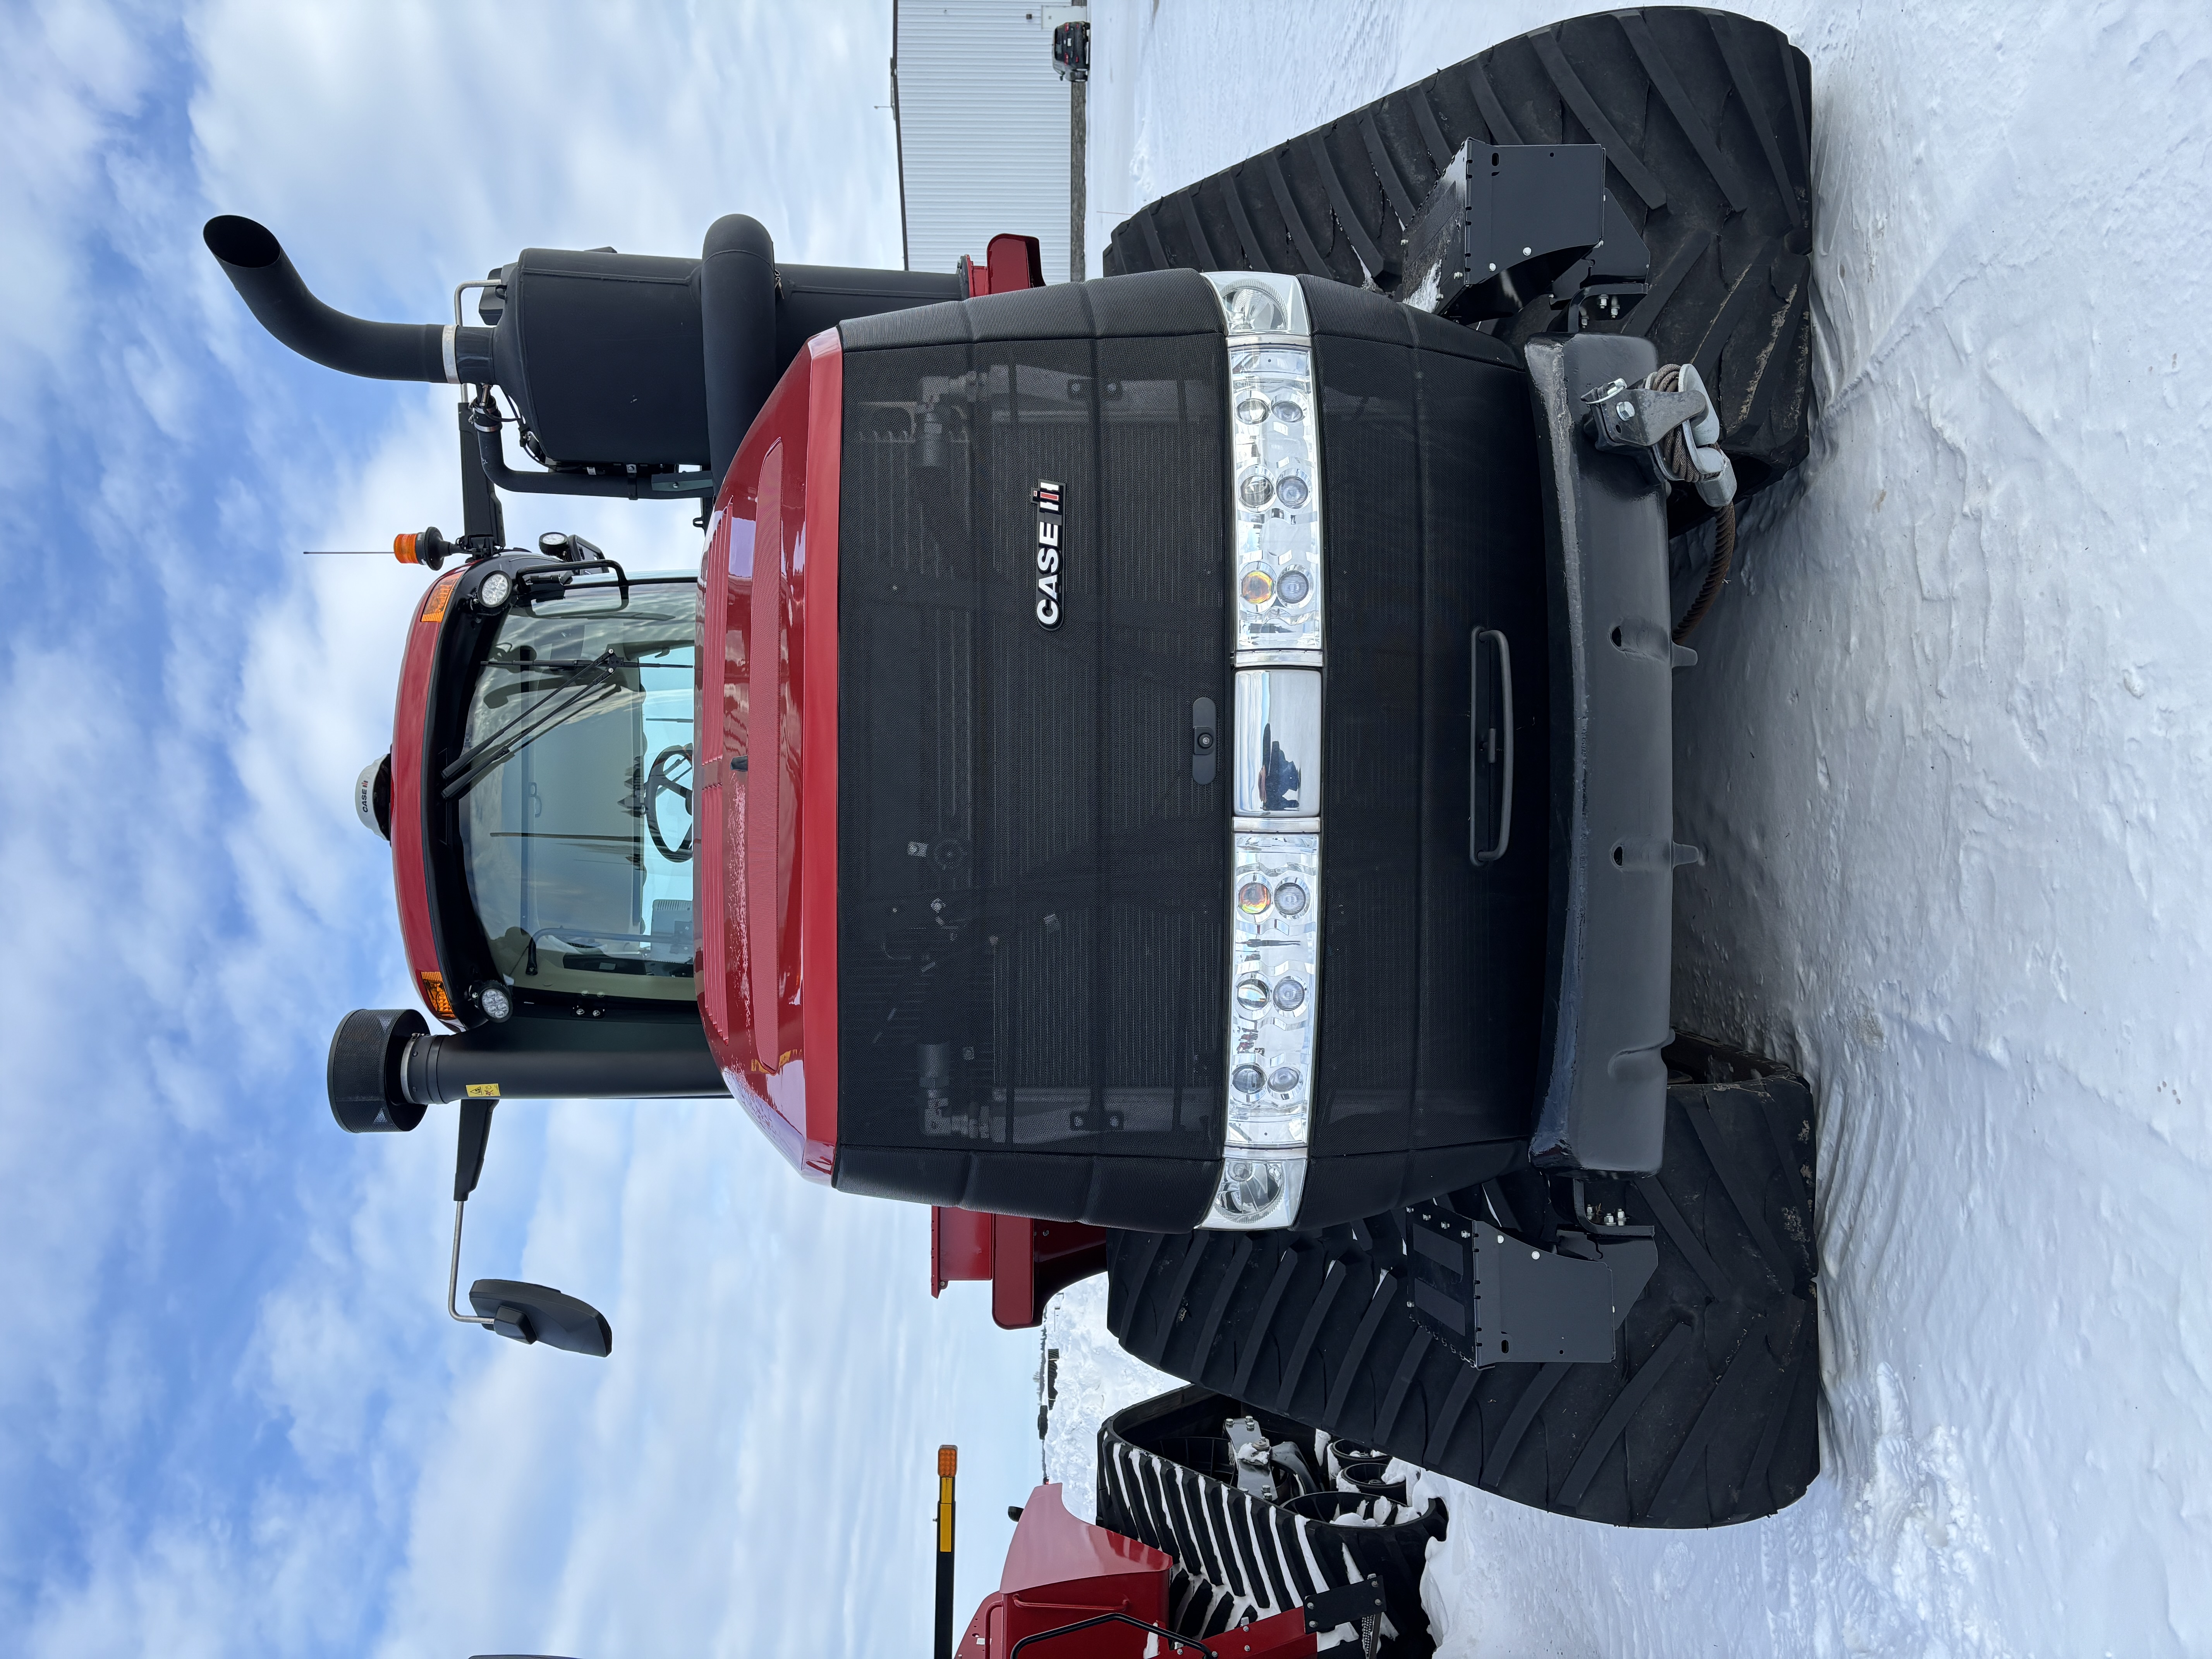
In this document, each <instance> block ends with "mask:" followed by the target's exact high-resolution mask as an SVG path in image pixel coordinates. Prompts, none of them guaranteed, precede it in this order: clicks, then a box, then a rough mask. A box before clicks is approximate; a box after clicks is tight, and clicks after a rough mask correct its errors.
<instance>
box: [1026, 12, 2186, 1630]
mask: <svg viewBox="0 0 2212 1659" xmlns="http://www.w3.org/2000/svg"><path fill="white" fill-rule="evenodd" d="M1092 9H1093V13H1094V15H1095V16H1096V17H1097V26H1096V34H1095V40H1094V61H1095V63H1096V64H1097V78H1096V80H1095V81H1094V83H1093V91H1092V99H1091V110H1092V130H1091V184H1090V191H1091V204H1092V205H1093V207H1094V209H1095V210H1096V211H1095V213H1094V216H1093V219H1092V222H1091V227H1090V229H1089V233H1088V234H1087V236H1086V242H1087V244H1088V246H1090V248H1091V251H1092V259H1093V261H1094V265H1095V262H1096V259H1097V253H1098V251H1099V250H1101V249H1103V246H1104V245H1105V240H1106V234H1107V233H1108V232H1109V231H1110V229H1111V228H1112V226H1113V224H1114V223H1115V222H1117V221H1118V219H1119V218H1121V216H1124V215H1125V214H1126V213H1127V211H1128V210H1130V209H1132V208H1133V207H1135V206H1136V205H1138V204H1139V203H1141V202H1143V201H1145V200H1147V199H1149V198H1150V197H1153V196H1155V195H1157V194H1158V193H1159V192H1160V191H1164V190H1168V189H1172V188H1174V187H1176V186H1177V185H1182V184H1184V183H1187V182H1188V181H1189V180H1190V179H1194V178H1198V177H1200V176H1203V175H1204V174H1206V173H1210V172H1212V171H1214V170H1215V169H1217V168H1218V167H1223V166H1225V165H1227V164H1229V163H1231V162H1232V161H1237V160H1238V159H1240V158H1241V157H1243V155H1248V154H1249V153H1251V152H1253V151H1254V150H1255V149H1260V148H1261V147H1262V146H1264V145H1265V144H1267V143H1272V142H1275V141H1277V140H1279V139H1282V138H1285V137H1291V136H1292V135H1294V134H1296V133H1297V132H1301V131H1304V130H1306V129H1307V128H1309V127H1310V126H1312V125H1316V124H1317V123H1319V122H1321V121H1322V120H1325V119H1327V118H1330V117H1332V116H1334V115H1335V114H1337V113H1339V112H1340V111H1341V110H1342V109H1344V108H1346V107H1348V106H1353V105H1356V104H1358V103H1361V102H1364V101H1365V100H1369V99H1370V98H1373V97H1376V96H1377V95H1378V94H1382V93H1383V92H1385V91H1387V90H1389V88H1392V87H1394V86H1396V85H1399V84H1401V83H1402V82H1406V81H1408V80H1412V79H1414V78H1416V77H1417V76H1420V75H1423V74H1425V73H1427V72H1429V71H1430V70H1433V69H1435V68H1437V67H1438V66H1440V65H1443V64H1449V63H1451V62H1453V61H1455V60H1456V59H1458V58H1463V57H1466V56H1468V54H1470V53H1472V52H1475V51H1478V50H1480V49H1481V48H1482V47H1484V46H1488V45H1490V44H1492V42H1494V41H1496V40H1502V39H1504V38H1507V37H1508V36H1510V35H1512V34H1515V33H1519V32H1521V31H1522V30H1524V29H1527V28H1528V27H1534V26H1535V25H1537V24H1541V23H1543V22H1547V21H1553V20H1554V19H1555V18H1557V17H1559V16H1561V15H1566V9H1565V8H1562V7H1560V6H1558V5H1556V4H1553V5H1537V4H1529V3H1522V0H1515V3H1510V4H1505V3H1500V4H1486V5H1482V6H1480V7H1477V6H1474V5H1445V4H1431V5H1418V4H1406V5H1391V4H1384V3H1379V0H1358V3H1339V4H1334V5H1308V6H1301V7H1290V6H1276V5H1269V6H1264V7H1262V6H1255V5H1248V4H1240V5H1226V4H1222V5H1200V4H1184V3H1177V0H1163V3H1156V0H1133V3H1131V0H1093V8H1092ZM1744 9H1747V10H1748V11H1752V12H1753V13H1756V14H1758V15H1763V16H1765V17H1768V18H1770V19H1771V21H1774V22H1776V23H1777V24H1778V25H1779V26H1780V27H1784V29H1786V30H1787V31H1789V33H1790V34H1791V36H1792V37H1793V38H1794V39H1795V40H1796V41H1797V42H1798V44H1799V45H1800V46H1802V47H1803V48H1804V50H1805V51H1806V52H1807V53H1808V55H1809V56H1810V58H1811V59H1812V64H1813V82H1814V187H1815V191H1816V192H1817V195H1816V213H1817V220H1818V234H1817V243H1816V249H1815V259H1816V262H1817V279H1816V280H1817V283H1818V304H1817V307H1816V311H1815V357H1814V376H1815V382H1816V397H1817V398H1818V403H1819V409H1820V415H1819V421H1818V425H1817V427H1816V430H1815V435H1814V447H1813V453H1812V457H1811V459H1809V460H1808V462H1807V463H1806V464H1805V465H1804V466H1803V467H1802V469H1801V470H1800V471H1799V472H1798V473H1797V475H1796V477H1794V478H1793V479H1791V480H1790V482H1789V483H1787V484H1786V485H1784V486H1783V487H1781V488H1778V489H1775V490H1773V491H1771V492H1769V494H1768V495H1767V496H1766V497H1765V498H1764V499H1762V500H1761V501H1759V504H1758V505H1757V507H1755V508H1754V510H1753V512H1752V513H1750V515H1749V518H1748V521H1747V526H1746V534H1745V536H1744V539H1743V544H1742V549H1741V553H1740V555H1739V564H1738V570H1739V572H1740V574H1739V575H1738V576H1737V578H1736V580H1735V581H1733V582H1732V583H1731V585H1730V587H1729V591H1728V592H1727V594H1726V595H1725V597H1724V598H1723V600H1722V602H1721V604H1720V605H1719V607H1718V608H1717V611H1716V613H1715V614H1714V616H1713V617H1712V618H1711V620H1710V621H1709V622H1708V623H1707V624H1706V625H1705V629H1703V630H1702V631H1701V633H1700V635H1699V640H1698V646H1699V650H1700V652H1701V653H1702V654H1703V658H1704V660H1703V663H1702V665H1700V666H1699V668H1698V669H1696V670H1695V671H1692V672H1691V673H1689V674H1687V675H1686V676H1684V677H1682V678H1681V679H1680V681H1679V686H1680V691H1679V699H1678V705H1677V726H1676V731H1677V744H1678V749H1677V754H1676V791H1677V793H1676V800H1677V805H1678V814H1679V817H1680V823H1681V826H1682V827H1681V829H1680V831H1679V832H1678V834H1679V836H1680V839H1683V840H1686V841H1689V842H1695V843H1698V844H1700V845H1702V846H1703V847H1704V848H1705V849H1706V851H1707V855H1708V862H1707V863H1706V865H1705V867H1704V868H1702V869H1696V870H1690V871H1686V872H1683V874H1682V876H1681V878H1680V881H1679V884H1678V887H1677V892H1678V895H1679V899H1678V905H1677V913H1676V923H1677V950H1676V961H1677V964H1678V971H1677V975H1676V981H1675V990H1674V995H1675V1008H1676V1020H1677V1023H1678V1024H1680V1025H1682V1026H1684V1027H1687V1028H1693V1029H1697V1030H1705V1031H1709V1032H1712V1033H1714V1034H1716V1035H1719V1036H1725V1037H1728V1038H1731V1039H1734V1040H1736V1041H1739V1042H1745V1043H1747V1044H1748V1045H1750V1046H1753V1047H1759V1048H1765V1049H1766V1050H1767V1051H1769V1052H1771V1053H1773V1054H1778V1055H1781V1056H1783V1057H1785V1058H1787V1059H1789V1060H1791V1061H1793V1062H1794V1063H1795V1064H1796V1065H1797V1066H1800V1067H1801V1068H1802V1070H1803V1071H1804V1072H1805V1073H1806V1074H1807V1075H1808V1077H1810V1078H1811V1079H1813V1081H1814V1085H1815V1087H1816V1089H1817V1091H1818V1095H1819V1100H1820V1212H1821V1213H1820V1249H1821V1291H1822V1314H1823V1317H1824V1321H1825V1323H1824V1328H1823V1330H1824V1341H1825V1349H1826V1399H1825V1404H1824V1410H1823V1437H1824V1449H1823V1462H1824V1472H1823V1474H1821V1477H1820V1480H1818V1482H1816V1483H1815V1485H1814V1488H1813V1490H1812V1491H1811V1492H1809V1493H1808V1495H1807V1496H1806V1497H1805V1498H1804V1499H1803V1500H1802V1502H1800V1503H1799V1504H1797V1505H1796V1506H1795V1507H1794V1508H1793V1509H1791V1510H1789V1511H1787V1512H1786V1513H1784V1515H1782V1516H1778V1517H1776V1518H1775V1519H1773V1520H1771V1521H1768V1522H1762V1523H1759V1524H1757V1525H1753V1526H1747V1527H1741V1528H1733V1529H1729V1530H1727V1531H1724V1532H1718V1533H1711V1534H1641V1533H1631V1532H1626V1531H1615V1530H1612V1529H1607V1528H1595V1527H1589V1526H1585V1525H1583V1524H1580V1523H1577V1522H1567V1521H1562V1520H1558V1519H1556V1518H1554V1517H1551V1516H1544V1515H1541V1514H1537V1513H1535V1512H1533V1511H1529V1510H1522V1509H1520V1508H1517V1507H1516V1506H1514V1505H1511V1504H1505V1503H1503V1502H1500V1501H1498V1500H1497V1499H1494V1498H1490V1497H1488V1496H1486V1495H1485V1494H1482V1493H1479V1492H1471V1491H1468V1490H1465V1489H1459V1488H1454V1489H1452V1490H1451V1492H1450V1493H1449V1497H1450V1502H1451V1510H1452V1516H1453V1526H1452V1532H1451V1536H1450V1538H1449V1541H1447V1542H1446V1543H1445V1544H1444V1545H1443V1546H1442V1547H1441V1548H1440V1550H1439V1552H1438V1554H1437V1559H1436V1560H1435V1562H1434V1564H1433V1566H1432V1569H1431V1598H1432V1601H1433V1602H1434V1604H1435V1612H1436V1613H1437V1617H1438V1620H1439V1623H1440V1626H1441V1627H1442V1629H1443V1634H1444V1642H1443V1653H1444V1654H1445V1655H1446V1656H1447V1659H1462V1656H1468V1655H1473V1654H1480V1655H1483V1656H1485V1659H1489V1656H1498V1655H1537V1654H1559V1655H1576V1656H1581V1655H1593V1656H1595V1655H1618V1654H1629V1653H1649V1654H1692V1653H1694V1654H1712V1653H1723V1652H1725V1653H1729V1654H1734V1655H1757V1654H1769V1653H1772V1654H1784V1653H1787V1654H1792V1655H1802V1654H1818V1655H1831V1654H1850V1653H1879V1654H1899V1655H1928V1656H1936V1655H1944V1656H1966V1655H1999V1654H2097V1653H2111V1654H2124V1655H2154V1654H2188V1653H2194V1654H2202V1653H2205V1652H2208V1651H2212V1589H2208V1588H2207V1577H2208V1575H2207V1571H2206V1565H2207V1564H2208V1563H2212V1499H2209V1498H2207V1496H2206V1494H2207V1493H2208V1492H2212V1439H2208V1434H2207V1430H2208V1425H2212V1291H2208V1288H2207V1287H2208V1285H2212V1198H2208V1190H2212V1129H2209V1128H2208V1123H2207V1117H2206V1112H2205V1105H2204V1103H2205V1098H2206V1092H2207V1089H2208V1086H2212V1068H2208V1066H2207V1054H2208V1038H2207V1030H2208V1022H2207V1019H2206V1017H2205V1006H2206V1002H2207V997H2208V988H2212V973H2208V969H2212V960H2208V958H2209V957H2212V947H2208V943H2207V937H2208V931H2212V930H2208V927H2207V923H2208V921H2212V898H2208V896H2207V888H2206V882H2205V878H2204V874H2203V850H2202V849H2203V847H2204V846H2205V845H2206V843H2207V839H2208V837H2207V830H2208V823H2207V818H2208V816H2212V787H2208V761H2212V654H2208V653H2207V652H2206V651H2205V650H2204V649H2203V646H2202V643H2201V635H2202V632H2203V624H2204V619H2205V618H2206V617H2208V616H2212V564H2208V562H2207V561H2206V558H2205V556H2204V552H2203V544H2200V543H2199V542H2197V540H2196V539H2195V538H2194V537H2193V536H2192V535H2191V520H2192V519H2193V518H2197V517H2200V516H2201V515H2202V514H2203V512H2204V509H2205V507H2206V504H2207V501H2206V497H2207V484H2208V481H2212V462H2208V460H2207V459H2206V449H2205V435H2206V433H2207V432H2208V430H2212V398H2208V393H2207V386H2208V379H2207V376H2208V374H2212V352H2208V349H2207V347H2208V343H2209V342H2208V329H2207V325H2206V322H2205V305H2206V301H2207V298H2208V295H2207V294H2206V279H2205V275H2204V273H2205V272H2206V270H2208V269H2212V219H2208V216H2207V214H2206V211H2205V206H2206V203H2205V194H2206V192H2205V182H2206V179H2207V177H2208V172H2207V165H2206V164H2207V161H2208V150H2209V149H2212V142H2208V141H2212V61H2208V60H2212V11H2208V10H2207V9H2205V8H2204V7H2203V6H2202V5H2201V4H2197V5H2186V4H2170V5H2160V4H2152V3H2138V4H2110V5H2101V6H2082V5H2062V4H2041V5H2033V6H2031V5H2026V4H2015V3H1996V0H1963V3H1951V4H1948V5H1942V6H1929V5H1924V4H1923V5H1917V6H1912V5H1902V4H1883V3H1871V0H1870V3H1863V4H1857V5H1850V4H1844V5H1830V6H1814V5H1812V4H1809V3H1802V4H1773V5H1766V4H1760V3H1756V0H1745V3H1744ZM2184 358H2187V359H2188V360H2189V361H2188V362H2183V361H2182V360H2183V359H2184ZM1103 1310H1104V1295H1103V1285H1101V1284H1098V1283H1095V1282H1094V1283H1093V1284H1091V1285H1086V1286H1080V1287H1078V1289H1077V1290H1076V1291H1072V1292H1070V1293H1069V1295H1068V1296H1067V1297H1065V1298H1063V1300H1062V1303H1061V1304H1060V1305H1059V1306H1058V1307H1056V1308H1055V1310H1054V1316H1053V1320H1052V1322H1051V1324H1050V1326H1049V1328H1048V1341H1050V1342H1051V1343H1052V1344H1054V1346H1058V1347H1060V1350H1061V1352H1062V1358H1061V1366H1060V1402H1059V1408H1058V1411H1057V1413H1056V1417H1055V1422H1054V1429H1053V1432H1052V1435H1051V1437H1050V1441H1049V1443H1048V1447H1047V1456H1048V1463H1049V1464H1050V1467H1051V1468H1052V1472H1053V1474H1054V1475H1055V1476H1056V1477H1061V1478H1065V1479H1066V1480H1067V1481H1068V1484H1069V1486H1070V1492H1069V1497H1070V1501H1071V1505H1072V1506H1073V1507H1076V1508H1077V1509H1078V1510H1079V1512H1082V1506H1083V1504H1084V1503H1085V1499H1086V1497H1087V1487H1088V1482H1089V1479H1090V1474H1089V1464H1090V1458H1091V1451H1090V1436H1091V1431H1092V1430H1093V1429H1094V1428H1095V1425H1096V1423H1097V1416H1098V1414H1099V1413H1102V1412H1103V1411H1104V1410H1107V1409H1109V1408H1110V1407H1112V1406H1113V1405H1116V1404H1119V1403H1121V1402H1122V1401H1127V1400H1131V1399H1135V1398H1139V1397H1141V1396H1142V1395H1145V1394H1146V1393H1149V1392H1152V1391H1155V1390H1156V1389H1158V1388H1159V1387H1162V1386H1164V1380H1163V1379H1160V1378H1158V1376H1157V1375H1156V1374H1151V1373H1146V1372H1145V1371H1144V1370H1143V1368H1142V1367H1139V1366H1137V1365H1135V1364H1134V1362H1132V1361H1128V1360H1127V1359H1126V1358H1124V1357H1122V1356H1121V1355H1120V1353H1119V1352H1118V1351H1117V1350H1115V1348H1114V1347H1113V1346H1112V1342H1111V1339H1110V1338H1109V1337H1108V1336H1107V1335H1106V1334H1105V1333H1104V1329H1103Z"/></svg>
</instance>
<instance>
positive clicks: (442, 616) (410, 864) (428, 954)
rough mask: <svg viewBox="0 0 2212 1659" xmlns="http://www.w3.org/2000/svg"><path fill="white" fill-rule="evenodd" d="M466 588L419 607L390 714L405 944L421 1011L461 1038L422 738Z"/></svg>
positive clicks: (436, 592) (444, 579)
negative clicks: (451, 617)
mask: <svg viewBox="0 0 2212 1659" xmlns="http://www.w3.org/2000/svg"><path fill="white" fill-rule="evenodd" d="M459 580H461V573H460V571H459V570H458V569H455V570H448V571H447V573H446V574H444V575H442V576H441V577H439V578H438V580H436V581H435V582H433V583H431V584H430V586H429V587H428V590H427V591H425V592H424V593H423V595H422V603H421V604H419V605H416V607H415V620H414V622H413V623H410V625H409V627H408V629H407V650H406V653H405V655H404V656H403V657H402V658H401V659H400V664H399V699H398V707H397V708H394V709H393V710H392V888H393V890H394V891H395V893H396V894H397V896H398V900H399V937H400V939H401V942H402V943H403V944H404V946H405V948H406V951H407V971H408V973H409V975H410V976H411V977H412V978H413V980H414V981H415V989H416V993H417V994H420V995H421V997H422V1006H424V1007H426V1008H428V1010H429V1011H430V1012H431V1013H432V1014H434V1015H435V1016H436V1017H437V1018H440V1019H441V1020H443V1021H444V1022H445V1023H446V1024H447V1025H448V1026H450V1027H451V1028H452V1029H453V1030H456V1031H458V1030H460V1029H461V1027H460V1023H459V1021H458V1020H456V1019H455V1018H453V1000H452V998H451V996H450V995H449V994H448V990H447V985H446V981H445V975H444V974H443V972H442V971H441V969H440V968H439V966H438V948H437V945H436V943H435V937H434V935H433V934H432V933H431V931H430V890H429V884H428V872H426V871H425V870H424V869H423V867H422V758H423V757H422V736H423V725H424V721H425V720H426V719H427V717H428V712H429V702H430V670H431V666H432V665H433V663H434V662H435V659H436V657H437V654H438V629H440V628H441V626H442V625H443V624H444V623H445V620H446V605H447V601H449V600H450V599H452V598H453V587H454V585H455V584H456V583H458V582H459Z"/></svg>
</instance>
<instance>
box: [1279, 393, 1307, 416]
mask: <svg viewBox="0 0 2212 1659" xmlns="http://www.w3.org/2000/svg"><path fill="white" fill-rule="evenodd" d="M1305 417H1306V412H1305V410H1303V409H1300V408H1299V407H1298V406H1297V404H1294V403H1292V402H1291V400H1290V399H1289V398H1276V399H1275V418H1276V419H1277V420H1279V421H1303V420H1304V419H1305Z"/></svg>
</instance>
